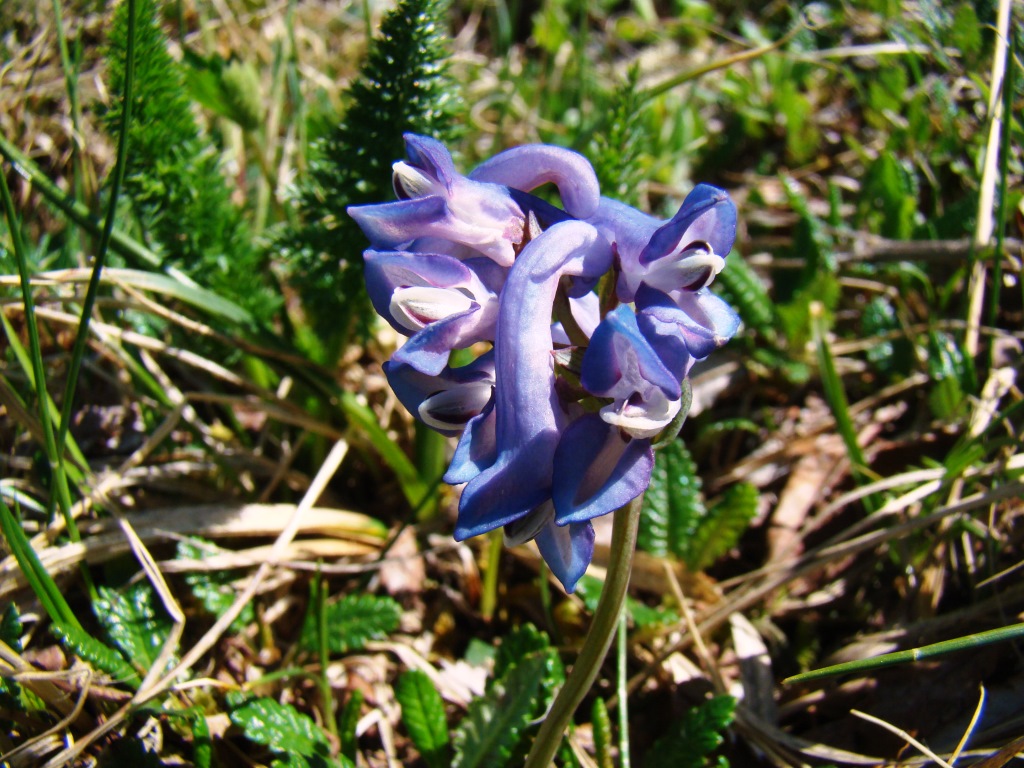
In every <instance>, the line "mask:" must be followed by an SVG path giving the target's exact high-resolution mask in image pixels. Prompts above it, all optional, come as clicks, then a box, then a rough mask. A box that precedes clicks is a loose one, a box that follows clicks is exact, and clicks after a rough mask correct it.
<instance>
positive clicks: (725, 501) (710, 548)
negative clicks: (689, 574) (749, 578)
mask: <svg viewBox="0 0 1024 768" xmlns="http://www.w3.org/2000/svg"><path fill="white" fill-rule="evenodd" d="M755 514H757V488H756V487H755V486H753V485H751V484H750V483H737V484H736V485H733V486H730V487H729V488H728V489H727V490H726V491H725V493H724V494H723V495H722V498H721V500H720V501H719V502H718V503H717V504H715V505H714V506H713V507H712V508H711V509H710V510H708V514H707V517H705V518H704V519H703V520H701V521H700V524H699V525H698V526H697V529H696V530H695V531H694V533H693V538H692V539H690V541H689V546H688V547H687V552H686V557H685V558H684V560H685V561H686V564H687V566H689V568H690V569H692V570H694V571H701V570H704V569H705V568H707V567H708V566H710V565H711V564H712V563H714V562H715V560H717V559H718V558H719V557H721V556H722V555H723V554H724V553H725V552H727V551H728V550H729V549H730V548H732V547H733V546H735V545H736V542H737V541H739V538H740V536H742V535H743V532H744V531H745V530H747V526H749V525H750V521H751V520H753V519H754V515H755Z"/></svg>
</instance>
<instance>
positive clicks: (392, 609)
mask: <svg viewBox="0 0 1024 768" xmlns="http://www.w3.org/2000/svg"><path fill="white" fill-rule="evenodd" d="M311 603H315V601H311ZM326 613H327V617H326V618H327V626H326V632H327V645H328V650H329V651H331V652H332V653H350V652H352V651H358V650H360V649H361V648H362V647H363V646H364V645H365V644H366V642H367V641H368V640H376V639H378V638H382V637H386V636H387V635H388V634H390V633H391V632H394V631H395V630H396V629H398V621H399V619H400V618H401V616H402V606H400V605H399V604H398V603H397V602H396V601H395V600H393V599H392V598H390V597H377V596H376V595H345V596H344V597H342V598H341V599H340V600H337V601H335V602H333V603H330V604H328V605H327V612H326ZM299 644H300V645H301V646H302V647H303V648H304V649H306V650H308V651H315V650H316V649H317V647H318V644H317V623H316V617H315V616H314V615H313V611H312V610H311V611H309V612H308V613H307V614H306V621H305V623H304V624H303V626H302V636H301V638H300V640H299Z"/></svg>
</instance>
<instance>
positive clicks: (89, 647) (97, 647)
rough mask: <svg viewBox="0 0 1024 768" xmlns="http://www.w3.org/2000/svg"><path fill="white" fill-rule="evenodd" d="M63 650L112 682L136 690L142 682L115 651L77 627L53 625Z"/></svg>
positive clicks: (54, 632) (130, 666) (52, 629)
mask: <svg viewBox="0 0 1024 768" xmlns="http://www.w3.org/2000/svg"><path fill="white" fill-rule="evenodd" d="M50 631H51V632H53V634H54V636H55V637H56V638H57V639H58V640H60V641H61V643H62V644H63V645H64V647H65V648H67V649H68V650H69V651H71V652H72V653H73V654H75V655H76V656H78V657H79V658H80V659H82V660H83V661H87V662H89V663H90V664H92V665H93V666H94V667H96V668H97V669H99V670H101V671H103V672H106V673H107V674H108V675H110V676H111V677H112V678H114V680H116V681H118V682H122V683H125V684H126V685H129V686H131V687H132V688H138V687H139V684H140V683H141V682H142V680H141V679H140V678H139V674H138V672H136V671H135V669H133V668H132V665H131V664H129V663H128V662H127V661H125V660H124V657H123V656H121V655H120V654H119V653H118V652H117V651H115V650H114V649H113V648H111V647H110V646H108V645H105V644H104V643H102V642H101V641H99V640H97V639H96V638H95V637H93V636H92V635H90V634H89V633H88V632H86V631H85V630H84V629H82V628H81V627H78V626H64V625H62V624H58V623H56V622H55V623H54V624H53V626H52V627H51V628H50Z"/></svg>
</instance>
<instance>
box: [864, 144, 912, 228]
mask: <svg viewBox="0 0 1024 768" xmlns="http://www.w3.org/2000/svg"><path fill="white" fill-rule="evenodd" d="M917 192H918V190H917V180H916V179H915V177H914V175H913V174H912V173H911V172H910V171H909V170H908V169H907V167H906V166H905V165H904V164H903V163H901V162H900V161H899V160H897V159H896V157H895V156H894V155H893V154H892V152H888V151H886V152H881V153H880V154H879V155H878V157H877V158H876V159H875V160H874V161H873V162H872V163H871V165H869V166H868V169H867V172H866V173H865V174H864V182H863V184H862V185H861V190H860V196H859V198H858V200H857V218H858V220H859V223H860V225H861V226H862V227H865V228H867V229H869V230H870V231H872V232H876V233H877V234H879V235H882V236H883V237H889V238H893V239H897V240H906V239H909V238H910V237H911V236H912V235H913V233H914V226H915V218H916V215H917Z"/></svg>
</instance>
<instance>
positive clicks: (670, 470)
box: [637, 440, 707, 559]
mask: <svg viewBox="0 0 1024 768" xmlns="http://www.w3.org/2000/svg"><path fill="white" fill-rule="evenodd" d="M643 504H644V506H643V512H642V513H641V516H640V531H639V534H638V538H637V546H639V547H640V548H641V549H643V550H645V551H647V552H650V553H651V554H652V555H659V556H661V557H666V556H669V555H672V556H674V557H678V558H683V559H685V554H686V552H687V550H688V547H689V542H690V539H691V538H692V537H693V535H694V532H695V531H696V530H697V526H698V525H699V523H700V521H701V520H702V519H703V518H704V517H705V516H706V515H707V510H706V509H705V507H704V502H703V499H702V497H701V482H700V477H699V476H698V475H697V465H696V464H695V463H694V461H693V457H692V456H690V452H689V451H688V450H687V449H686V446H685V445H684V444H683V442H682V440H675V441H673V442H672V443H670V444H669V445H667V446H665V447H664V448H663V449H661V450H660V451H658V452H657V453H656V454H655V457H654V471H653V473H652V475H651V484H650V486H649V487H648V489H647V493H646V494H645V495H644V502H643Z"/></svg>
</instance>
